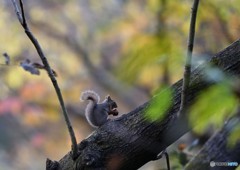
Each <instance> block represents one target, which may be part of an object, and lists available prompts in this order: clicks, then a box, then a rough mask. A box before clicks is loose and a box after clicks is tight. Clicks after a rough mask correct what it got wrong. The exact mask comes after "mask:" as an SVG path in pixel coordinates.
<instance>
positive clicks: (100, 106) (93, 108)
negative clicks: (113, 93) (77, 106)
mask: <svg viewBox="0 0 240 170" xmlns="http://www.w3.org/2000/svg"><path fill="white" fill-rule="evenodd" d="M80 100H81V101H86V100H88V101H89V103H88V105H87V107H86V109H85V116H86V119H87V121H88V123H89V124H90V125H91V126H93V127H99V126H101V125H103V124H104V123H106V122H107V121H108V115H113V116H117V115H118V110H117V103H116V102H115V101H114V100H112V99H111V97H110V96H109V95H108V96H106V98H105V100H103V102H102V103H99V102H100V97H99V95H98V94H97V93H96V92H94V91H92V90H87V91H84V92H82V94H81V97H80Z"/></svg>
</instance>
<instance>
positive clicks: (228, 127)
mask: <svg viewBox="0 0 240 170" xmlns="http://www.w3.org/2000/svg"><path fill="white" fill-rule="evenodd" d="M239 123H240V121H239V117H234V118H233V119H230V121H228V122H227V123H226V124H225V125H224V127H223V129H222V130H221V131H219V132H218V133H216V134H215V135H214V136H212V137H211V138H210V139H209V140H208V141H207V142H206V144H205V145H204V146H203V148H202V149H201V150H200V152H199V153H198V154H197V156H195V157H194V158H193V159H192V160H191V161H190V162H189V163H188V164H187V165H186V167H185V168H184V169H185V170H192V169H194V170H202V169H206V170H208V169H209V170H225V169H228V170H230V169H235V168H236V166H232V167H231V166H228V167H226V166H213V165H212V167H211V166H210V162H211V161H212V162H238V163H239V162H240V156H239V155H240V143H239V142H238V143H236V144H235V146H234V147H233V148H230V147H228V146H227V142H228V140H227V139H229V138H228V137H229V134H230V132H231V131H232V130H233V129H234V127H236V126H237V124H239Z"/></svg>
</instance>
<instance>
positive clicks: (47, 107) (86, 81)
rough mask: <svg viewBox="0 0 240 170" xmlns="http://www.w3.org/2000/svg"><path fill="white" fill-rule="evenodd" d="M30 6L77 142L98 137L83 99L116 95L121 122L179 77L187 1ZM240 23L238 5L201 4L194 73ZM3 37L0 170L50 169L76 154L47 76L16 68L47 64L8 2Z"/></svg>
mask: <svg viewBox="0 0 240 170" xmlns="http://www.w3.org/2000/svg"><path fill="white" fill-rule="evenodd" d="M24 6H25V13H26V17H27V22H28V23H29V27H30V29H31V30H32V32H33V34H34V35H35V36H36V37H37V39H38V41H39V42H40V44H41V46H42V48H43V50H44V53H45V55H46V56H47V58H48V60H49V63H50V65H51V66H52V68H53V69H54V70H55V71H56V72H57V74H58V77H57V80H58V82H59V85H60V88H61V90H62V93H63V97H64V99H65V103H66V106H67V109H68V112H69V115H70V118H71V120H72V123H73V127H74V130H75V133H76V137H77V140H78V142H80V141H81V140H82V139H84V138H85V137H86V136H88V135H89V134H90V133H91V131H92V130H94V129H92V128H91V127H90V126H89V125H88V124H87V123H86V121H85V117H84V108H85V106H86V103H80V101H79V96H80V93H81V92H82V91H84V90H87V89H92V90H95V91H97V92H98V93H99V94H100V96H101V98H104V97H105V96H106V95H108V94H109V95H111V97H112V98H113V99H114V100H116V101H117V103H118V110H119V111H120V113H121V114H124V113H127V112H129V111H131V110H132V109H134V108H136V107H137V106H139V105H141V104H143V103H144V102H146V101H147V100H148V99H149V98H150V97H151V96H152V95H153V94H154V92H155V91H156V90H157V89H158V88H159V87H161V86H165V85H171V84H173V83H174V82H175V81H177V80H179V79H180V78H181V77H182V73H183V65H184V61H185V56H186V47H187V38H188V31H189V21H190V12H191V6H192V1H191V0H178V1H167V0H133V1H126V0H101V1H95V0H68V1H65V0H52V1H48V0H42V1H30V0H24ZM239 14H240V1H238V0H228V1H225V0H211V1H201V2H200V6H199V12H198V18H197V27H196V39H195V49H194V51H195V57H196V59H194V60H195V61H197V62H196V63H194V64H196V65H197V64H198V63H200V62H202V60H206V59H208V58H209V57H211V56H212V55H213V54H215V53H216V52H218V51H220V50H222V49H223V48H225V47H226V46H228V45H229V44H231V43H232V42H234V41H235V40H237V39H238V38H239V35H240V33H239V30H240V20H239ZM0 32H1V36H0V44H1V46H0V53H1V54H3V53H7V54H8V55H9V56H10V64H9V65H6V64H5V62H6V59H5V58H4V57H3V56H2V57H0V170H12V169H18V170H26V169H29V170H40V169H44V168H45V161H46V158H50V159H52V160H59V159H60V158H61V157H63V156H64V155H65V154H66V153H67V152H68V151H69V150H70V145H71V144H70V138H69V136H68V132H67V129H66V125H65V123H64V121H63V116H62V113H61V110H60V107H59V104H58V100H57V97H56V94H55V90H54V88H53V86H52V84H51V82H50V79H49V77H48V75H47V74H46V72H45V71H44V70H42V71H41V74H40V75H31V74H30V73H29V72H26V71H24V70H23V68H22V67H20V62H22V61H24V60H26V59H29V60H30V61H31V62H37V63H41V61H40V59H39V57H38V55H37V53H36V50H35V49H34V47H33V45H32V44H31V42H30V40H29V39H28V38H27V36H26V35H25V33H24V31H23V29H22V27H21V26H20V24H19V22H18V20H17V17H16V15H15V12H14V8H13V6H12V4H11V1H7V0H5V1H1V2H0ZM184 139H185V138H184V137H183V138H182V139H181V140H183V141H184ZM174 147H175V146H174V145H173V148H174ZM175 149H177V145H176V147H175ZM173 150H174V149H173ZM180 150H181V148H180ZM36 160H37V161H36ZM158 162H159V161H158ZM176 164H179V163H178V160H176ZM163 166H165V165H163ZM142 169H159V165H158V163H157V165H156V163H155V164H152V163H149V164H147V165H146V166H145V167H143V168H142Z"/></svg>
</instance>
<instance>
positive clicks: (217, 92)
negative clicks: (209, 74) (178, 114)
mask: <svg viewBox="0 0 240 170" xmlns="http://www.w3.org/2000/svg"><path fill="white" fill-rule="evenodd" d="M236 106H237V99H236V97H235V95H234V94H233V93H232V90H231V87H230V85H229V84H226V83H221V84H217V85H213V86H211V87H210V88H208V89H207V90H206V91H204V92H203V93H202V94H200V95H199V98H198V99H197V101H196V102H195V103H194V104H193V105H192V107H191V108H190V114H189V120H190V123H191V125H192V126H194V125H196V124H197V127H196V129H195V131H196V132H197V133H203V132H204V131H205V130H206V129H207V128H208V127H209V125H210V124H212V125H213V126H216V127H220V126H222V124H223V123H224V121H225V120H227V119H228V118H229V117H231V116H232V115H233V111H234V110H235V109H236Z"/></svg>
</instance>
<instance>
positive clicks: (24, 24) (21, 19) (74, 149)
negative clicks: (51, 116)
mask: <svg viewBox="0 0 240 170" xmlns="http://www.w3.org/2000/svg"><path fill="white" fill-rule="evenodd" d="M12 3H13V5H14V8H15V12H16V14H17V17H18V20H19V22H20V23H21V25H22V27H23V29H24V31H25V33H26V34H27V36H28V38H29V39H30V40H31V42H32V43H33V45H34V46H35V48H36V50H37V52H38V55H39V57H40V58H41V60H42V63H43V64H44V66H45V68H46V70H47V72H48V75H49V77H50V79H51V81H52V84H53V86H54V89H55V91H56V93H57V97H58V100H59V103H60V105H61V109H62V111H63V115H64V119H65V122H66V124H67V128H68V131H69V134H70V137H71V141H72V156H73V158H75V157H77V141H76V137H75V134H74V131H73V128H72V125H71V122H70V120H69V118H68V113H67V110H66V107H65V104H64V100H63V97H62V94H61V90H60V88H59V86H58V83H57V80H56V78H55V76H54V74H53V71H52V68H51V67H50V65H49V63H48V60H47V58H46V57H45V55H44V53H43V50H42V48H41V46H40V44H39V43H38V41H37V39H36V38H35V37H34V35H33V34H32V32H31V31H30V29H29V27H28V24H27V22H26V19H25V14H24V8H23V3H22V0H19V3H20V8H21V14H20V12H19V9H18V5H17V3H16V1H15V0H12Z"/></svg>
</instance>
